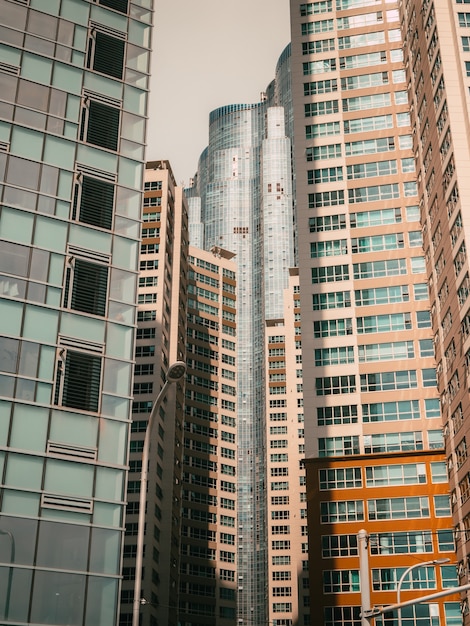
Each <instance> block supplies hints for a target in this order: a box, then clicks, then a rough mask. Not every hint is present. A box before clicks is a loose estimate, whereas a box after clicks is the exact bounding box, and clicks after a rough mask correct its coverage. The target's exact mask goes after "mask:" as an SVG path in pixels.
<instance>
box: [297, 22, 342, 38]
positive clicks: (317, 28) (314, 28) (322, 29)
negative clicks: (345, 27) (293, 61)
mask: <svg viewBox="0 0 470 626" xmlns="http://www.w3.org/2000/svg"><path fill="white" fill-rule="evenodd" d="M334 28H335V25H334V21H333V20H318V21H315V22H306V23H305V22H304V23H303V24H301V25H300V30H301V33H302V35H303V36H305V35H315V34H316V33H327V32H329V31H331V30H334Z"/></svg>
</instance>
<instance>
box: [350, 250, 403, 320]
mask: <svg viewBox="0 0 470 626" xmlns="http://www.w3.org/2000/svg"><path fill="white" fill-rule="evenodd" d="M353 273H354V278H382V277H384V276H402V275H404V274H406V273H407V269H406V259H389V260H387V261H373V262H369V263H354V265H353ZM410 319H411V318H410Z"/></svg>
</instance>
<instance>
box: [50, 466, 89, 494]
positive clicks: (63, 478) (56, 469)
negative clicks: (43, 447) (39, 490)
mask: <svg viewBox="0 0 470 626" xmlns="http://www.w3.org/2000/svg"><path fill="white" fill-rule="evenodd" d="M93 473H94V472H93V467H90V466H88V465H80V464H78V463H68V462H67V461H59V460H56V459H47V461H46V475H45V479H44V489H45V490H46V491H48V492H49V493H54V494H65V495H67V496H76V497H77V498H91V497H92V495H93Z"/></svg>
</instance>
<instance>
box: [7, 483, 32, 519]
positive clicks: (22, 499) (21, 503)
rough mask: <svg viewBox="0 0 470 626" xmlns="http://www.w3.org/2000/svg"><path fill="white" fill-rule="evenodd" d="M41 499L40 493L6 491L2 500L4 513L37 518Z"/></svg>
mask: <svg viewBox="0 0 470 626" xmlns="http://www.w3.org/2000/svg"><path fill="white" fill-rule="evenodd" d="M39 498H40V496H39V494H38V493H31V492H27V491H14V490H13V489H5V490H4V492H3V500H2V513H5V514H6V513H8V514H10V515H32V516H36V515H37V514H38V510H39Z"/></svg>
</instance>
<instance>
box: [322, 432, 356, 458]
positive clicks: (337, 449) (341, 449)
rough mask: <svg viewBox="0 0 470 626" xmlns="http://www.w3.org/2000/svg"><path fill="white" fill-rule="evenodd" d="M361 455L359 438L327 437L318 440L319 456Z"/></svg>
mask: <svg viewBox="0 0 470 626" xmlns="http://www.w3.org/2000/svg"><path fill="white" fill-rule="evenodd" d="M350 454H359V437H357V436H355V435H354V436H345V437H326V438H320V439H319V440H318V456H319V457H328V456H345V455H346V456H348V455H350Z"/></svg>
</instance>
